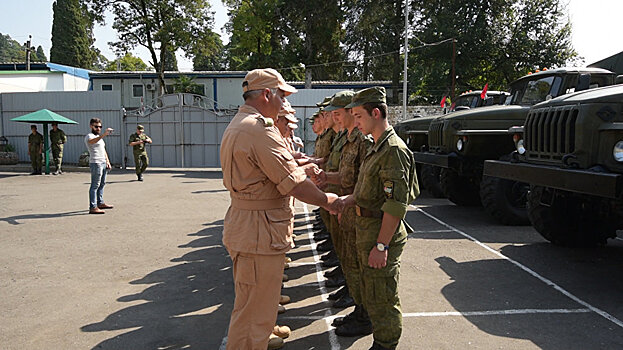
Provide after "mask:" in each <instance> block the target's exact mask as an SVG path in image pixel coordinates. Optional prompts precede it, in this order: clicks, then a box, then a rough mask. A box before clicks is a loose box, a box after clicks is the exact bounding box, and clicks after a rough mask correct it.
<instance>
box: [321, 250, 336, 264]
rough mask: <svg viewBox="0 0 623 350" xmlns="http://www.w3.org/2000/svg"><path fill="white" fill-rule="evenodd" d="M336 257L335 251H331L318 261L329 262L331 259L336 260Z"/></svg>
mask: <svg viewBox="0 0 623 350" xmlns="http://www.w3.org/2000/svg"><path fill="white" fill-rule="evenodd" d="M336 257H337V255H336V254H335V251H333V250H332V251H330V252H328V253H327V254H325V255H323V256H321V257H320V260H322V261H327V260H331V259H333V258H336Z"/></svg>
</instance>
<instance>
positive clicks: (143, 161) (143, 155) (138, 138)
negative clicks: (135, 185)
mask: <svg viewBox="0 0 623 350" xmlns="http://www.w3.org/2000/svg"><path fill="white" fill-rule="evenodd" d="M143 130H145V128H144V127H143V126H142V125H138V126H137V127H136V132H135V133H134V134H132V135H130V146H133V148H134V149H133V152H134V165H135V166H136V177H137V178H138V181H143V173H144V172H145V169H147V166H148V165H149V158H148V157H147V150H145V144H146V143H151V139H150V138H149V136H147V135H146V134H145V133H144V132H143Z"/></svg>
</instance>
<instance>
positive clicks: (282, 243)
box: [266, 208, 294, 250]
mask: <svg viewBox="0 0 623 350" xmlns="http://www.w3.org/2000/svg"><path fill="white" fill-rule="evenodd" d="M266 219H267V220H268V226H269V228H268V229H269V232H270V247H271V248H272V249H276V250H283V249H286V248H288V247H290V241H291V240H289V238H290V237H292V222H293V220H294V217H293V214H292V209H290V208H283V209H271V210H267V211H266Z"/></svg>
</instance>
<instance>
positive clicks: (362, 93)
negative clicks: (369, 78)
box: [344, 86, 387, 108]
mask: <svg viewBox="0 0 623 350" xmlns="http://www.w3.org/2000/svg"><path fill="white" fill-rule="evenodd" d="M385 96H386V94H385V88H384V87H382V86H374V87H371V88H367V89H363V90H359V91H357V93H356V94H355V95H354V96H353V98H352V101H351V102H350V103H349V104H348V105H347V106H346V107H344V108H353V107H358V106H361V105H362V104H364V103H387V99H386V98H385Z"/></svg>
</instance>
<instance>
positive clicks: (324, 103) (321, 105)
mask: <svg viewBox="0 0 623 350" xmlns="http://www.w3.org/2000/svg"><path fill="white" fill-rule="evenodd" d="M332 98H333V96H327V97H325V98H324V100H322V102H318V103H316V107H326V106H328V105H329V103H331V99H332Z"/></svg>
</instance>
